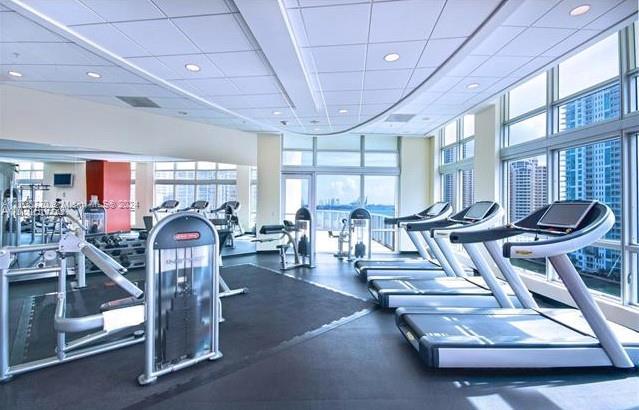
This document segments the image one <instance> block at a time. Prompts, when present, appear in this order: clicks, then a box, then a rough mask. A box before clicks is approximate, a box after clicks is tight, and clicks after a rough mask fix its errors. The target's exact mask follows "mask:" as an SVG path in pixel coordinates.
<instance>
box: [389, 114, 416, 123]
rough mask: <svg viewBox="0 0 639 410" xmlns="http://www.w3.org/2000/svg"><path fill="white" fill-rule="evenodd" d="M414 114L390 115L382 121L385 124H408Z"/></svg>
mask: <svg viewBox="0 0 639 410" xmlns="http://www.w3.org/2000/svg"><path fill="white" fill-rule="evenodd" d="M414 116H415V114H391V115H389V116H388V117H386V119H385V120H384V121H385V122H408V121H410V120H412V119H413V117H414Z"/></svg>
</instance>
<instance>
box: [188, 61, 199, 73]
mask: <svg viewBox="0 0 639 410" xmlns="http://www.w3.org/2000/svg"><path fill="white" fill-rule="evenodd" d="M184 68H186V69H187V70H188V71H190V72H192V73H197V72H198V71H200V70H201V68H200V66H199V65H197V64H191V63H189V64H185V65H184Z"/></svg>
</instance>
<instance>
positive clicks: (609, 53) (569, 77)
mask: <svg viewBox="0 0 639 410" xmlns="http://www.w3.org/2000/svg"><path fill="white" fill-rule="evenodd" d="M618 43H619V36H618V34H617V32H615V33H614V34H612V35H610V36H608V37H607V38H605V39H604V40H602V41H600V42H598V43H597V44H595V45H593V46H591V47H589V48H587V49H585V50H583V51H581V52H580V53H579V54H576V55H574V56H572V57H570V58H569V59H567V60H566V61H564V62H563V63H561V64H559V98H564V97H566V96H568V95H571V94H574V93H576V92H579V91H581V90H585V89H586V88H588V87H592V86H593V85H596V84H599V83H600V82H602V81H606V80H609V79H611V78H613V77H615V76H618V75H619V44H618Z"/></svg>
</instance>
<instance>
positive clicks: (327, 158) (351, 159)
mask: <svg viewBox="0 0 639 410" xmlns="http://www.w3.org/2000/svg"><path fill="white" fill-rule="evenodd" d="M360 162H361V157H360V153H359V152H331V151H319V152H318V153H317V165H318V166H329V167H359V166H360Z"/></svg>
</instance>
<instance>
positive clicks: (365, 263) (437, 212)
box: [353, 202, 453, 278]
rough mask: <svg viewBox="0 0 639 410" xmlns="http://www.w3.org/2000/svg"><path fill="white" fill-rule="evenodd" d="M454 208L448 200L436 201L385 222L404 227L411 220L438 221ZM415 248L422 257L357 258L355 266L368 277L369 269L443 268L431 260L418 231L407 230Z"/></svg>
mask: <svg viewBox="0 0 639 410" xmlns="http://www.w3.org/2000/svg"><path fill="white" fill-rule="evenodd" d="M452 211H453V208H452V207H451V206H450V204H449V203H448V202H435V203H434V204H432V205H431V206H429V207H428V208H426V209H424V210H423V211H421V212H419V213H417V214H413V215H409V216H400V217H397V218H385V219H384V223H385V224H386V225H396V226H398V227H400V228H403V227H404V226H405V225H406V224H407V223H411V222H423V221H438V220H442V219H445V218H447V217H448V216H450V214H451V213H452ZM407 233H408V237H409V238H410V240H411V242H412V243H413V245H415V249H417V252H418V253H419V256H420V257H421V259H408V258H387V259H359V260H356V261H355V263H354V264H353V266H354V267H355V272H357V274H358V275H359V276H360V277H363V278H366V276H367V274H366V272H367V270H369V269H430V268H432V267H433V266H435V267H436V268H437V269H441V268H440V267H439V266H437V263H435V262H433V261H432V260H431V256H430V255H429V253H428V251H427V249H426V248H425V247H424V245H423V244H422V242H421V241H420V239H419V236H418V234H417V233H416V232H407Z"/></svg>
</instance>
